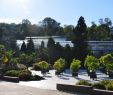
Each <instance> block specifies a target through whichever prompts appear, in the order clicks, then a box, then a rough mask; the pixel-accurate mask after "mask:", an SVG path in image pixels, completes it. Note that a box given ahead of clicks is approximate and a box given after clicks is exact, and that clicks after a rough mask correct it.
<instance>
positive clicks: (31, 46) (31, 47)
mask: <svg viewBox="0 0 113 95" xmlns="http://www.w3.org/2000/svg"><path fill="white" fill-rule="evenodd" d="M34 51H35V47H34V43H33V40H32V39H31V38H30V39H29V40H28V43H27V52H29V53H30V52H34Z"/></svg>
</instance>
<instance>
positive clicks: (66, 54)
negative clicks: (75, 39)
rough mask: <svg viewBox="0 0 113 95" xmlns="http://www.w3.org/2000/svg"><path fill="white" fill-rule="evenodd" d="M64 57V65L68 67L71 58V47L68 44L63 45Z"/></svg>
mask: <svg viewBox="0 0 113 95" xmlns="http://www.w3.org/2000/svg"><path fill="white" fill-rule="evenodd" d="M64 58H65V60H66V62H67V64H66V67H67V68H69V67H70V63H71V61H72V59H73V52H72V48H71V47H70V45H69V44H67V45H66V46H65V47H64Z"/></svg>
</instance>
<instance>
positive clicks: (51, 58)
mask: <svg viewBox="0 0 113 95" xmlns="http://www.w3.org/2000/svg"><path fill="white" fill-rule="evenodd" d="M47 49H48V54H49V62H50V63H53V62H54V60H55V55H54V52H55V41H54V39H53V38H51V37H50V38H49V39H48V43H47Z"/></svg>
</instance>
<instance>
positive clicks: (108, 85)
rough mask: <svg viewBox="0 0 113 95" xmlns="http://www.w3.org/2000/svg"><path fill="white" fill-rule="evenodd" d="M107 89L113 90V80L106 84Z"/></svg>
mask: <svg viewBox="0 0 113 95" xmlns="http://www.w3.org/2000/svg"><path fill="white" fill-rule="evenodd" d="M106 89H107V90H110V91H113V82H111V83H109V84H107V85H106Z"/></svg>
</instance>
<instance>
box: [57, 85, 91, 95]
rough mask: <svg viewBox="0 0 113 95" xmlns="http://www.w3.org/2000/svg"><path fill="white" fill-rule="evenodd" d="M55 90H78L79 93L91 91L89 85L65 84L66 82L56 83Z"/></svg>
mask: <svg viewBox="0 0 113 95" xmlns="http://www.w3.org/2000/svg"><path fill="white" fill-rule="evenodd" d="M57 90H60V91H66V92H80V93H87V94H91V93H92V87H91V86H82V85H67V84H57Z"/></svg>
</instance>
